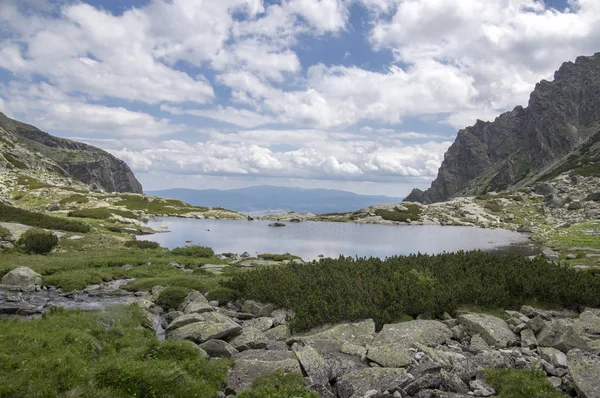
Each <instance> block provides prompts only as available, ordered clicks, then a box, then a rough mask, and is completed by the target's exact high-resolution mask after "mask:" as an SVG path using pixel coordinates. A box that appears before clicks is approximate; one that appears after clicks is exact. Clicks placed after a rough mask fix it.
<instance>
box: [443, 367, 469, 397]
mask: <svg viewBox="0 0 600 398" xmlns="http://www.w3.org/2000/svg"><path fill="white" fill-rule="evenodd" d="M440 377H441V379H442V386H444V389H445V390H446V391H452V392H456V393H461V394H466V393H468V392H469V387H468V386H467V385H466V384H465V382H464V381H463V380H462V379H461V378H460V376H459V375H457V374H456V373H453V372H447V371H446V370H444V369H442V370H440Z"/></svg>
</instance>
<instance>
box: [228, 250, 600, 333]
mask: <svg viewBox="0 0 600 398" xmlns="http://www.w3.org/2000/svg"><path fill="white" fill-rule="evenodd" d="M223 284H224V286H226V287H229V288H231V289H234V290H237V291H239V292H240V293H241V294H242V296H243V298H245V299H253V300H257V301H262V302H270V303H274V304H277V305H279V306H280V307H283V308H290V309H294V310H295V312H296V317H295V318H294V319H293V321H292V326H293V327H294V328H295V329H296V330H299V331H301V330H307V329H310V328H311V327H314V326H318V325H322V324H325V323H335V322H341V321H352V320H360V319H366V318H373V319H375V322H376V323H377V325H378V326H381V325H383V324H385V323H390V322H392V321H394V320H395V319H399V318H401V317H402V316H404V315H410V316H413V317H414V316H417V315H420V314H422V313H429V314H431V315H436V314H442V313H443V312H444V311H447V312H453V311H454V310H456V309H457V308H458V306H459V305H462V304H473V305H477V306H481V307H492V308H516V307H519V306H520V305H522V304H524V303H526V302H530V301H537V302H541V303H549V304H556V305H560V306H563V307H573V308H574V307H577V306H580V305H581V306H590V307H594V306H598V305H600V296H599V295H598V294H597V292H598V291H600V278H597V277H591V276H590V274H587V273H585V272H579V271H577V270H573V269H571V268H569V267H567V266H562V265H557V264H548V262H547V261H546V260H545V259H543V258H541V257H538V258H535V259H533V260H530V259H528V258H526V257H521V256H518V255H505V256H501V255H494V254H491V253H484V252H479V251H473V252H457V253H446V254H439V255H434V256H431V255H422V254H416V255H410V256H399V257H390V258H387V259H385V260H381V259H378V258H349V257H340V258H338V259H323V260H320V261H318V262H317V261H313V262H310V263H305V264H293V265H282V266H279V267H269V268H263V269H256V270H252V271H248V272H245V273H241V274H238V275H234V276H233V277H232V278H231V279H230V280H229V281H226V282H224V283H223ZM265 286H268V288H265Z"/></svg>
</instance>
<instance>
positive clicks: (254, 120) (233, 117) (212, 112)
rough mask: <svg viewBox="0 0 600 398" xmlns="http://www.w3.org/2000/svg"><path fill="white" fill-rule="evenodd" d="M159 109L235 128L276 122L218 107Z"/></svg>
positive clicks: (239, 110) (234, 109)
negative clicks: (227, 124) (215, 121)
mask: <svg viewBox="0 0 600 398" xmlns="http://www.w3.org/2000/svg"><path fill="white" fill-rule="evenodd" d="M160 109H161V110H162V111H165V112H169V113H172V114H173V115H192V116H199V117H205V118H209V119H214V120H219V121H221V122H226V123H231V124H235V125H237V126H241V127H246V128H252V127H257V126H262V125H265V124H271V123H275V122H277V120H276V119H275V118H273V117H270V116H267V115H263V114H260V113H257V112H253V111H251V110H248V109H236V108H233V107H230V106H228V107H225V108H224V107H222V106H218V107H217V108H216V109H213V108H211V109H181V108H177V107H172V106H168V105H161V106H160Z"/></svg>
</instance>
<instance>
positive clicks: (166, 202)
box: [115, 195, 208, 214]
mask: <svg viewBox="0 0 600 398" xmlns="http://www.w3.org/2000/svg"><path fill="white" fill-rule="evenodd" d="M120 198H121V200H120V201H118V202H116V203H115V204H116V205H117V206H124V207H126V208H127V209H129V210H142V211H145V212H146V213H148V214H185V213H189V212H205V211H207V210H208V208H207V207H201V206H191V205H189V204H187V203H185V202H182V201H180V200H177V199H163V198H151V197H148V196H141V195H120Z"/></svg>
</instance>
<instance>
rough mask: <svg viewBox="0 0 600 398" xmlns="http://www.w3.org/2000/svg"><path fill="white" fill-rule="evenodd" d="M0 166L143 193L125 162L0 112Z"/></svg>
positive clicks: (106, 187)
mask: <svg viewBox="0 0 600 398" xmlns="http://www.w3.org/2000/svg"><path fill="white" fill-rule="evenodd" d="M0 141H2V142H0V144H2V146H1V147H0V148H2V149H1V150H0V167H1V166H2V165H4V166H5V167H9V168H12V169H31V170H44V169H45V170H47V171H49V172H52V173H58V174H60V175H63V176H66V177H72V178H74V179H76V180H78V181H81V182H83V183H85V184H89V185H92V186H94V185H96V186H98V187H99V188H102V189H104V190H105V191H107V192H131V193H143V190H142V185H141V184H140V183H139V181H138V180H137V179H136V178H135V175H134V174H133V172H132V171H131V169H130V168H129V166H127V164H126V163H125V162H123V161H122V160H120V159H117V158H116V157H114V156H113V155H111V154H110V153H108V152H106V151H103V150H102V149H99V148H96V147H93V146H91V145H87V144H83V143H81V142H76V141H71V140H66V139H63V138H58V137H54V136H52V135H50V134H48V133H45V132H43V131H41V130H39V129H38V128H36V127H34V126H31V125H29V124H25V123H21V122H18V121H16V120H13V119H10V118H8V117H6V116H5V115H4V114H2V113H0Z"/></svg>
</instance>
